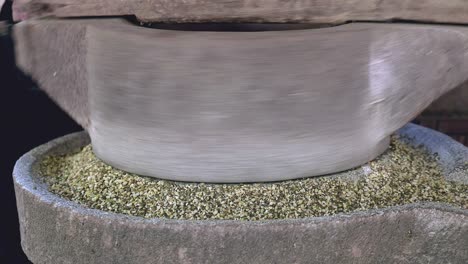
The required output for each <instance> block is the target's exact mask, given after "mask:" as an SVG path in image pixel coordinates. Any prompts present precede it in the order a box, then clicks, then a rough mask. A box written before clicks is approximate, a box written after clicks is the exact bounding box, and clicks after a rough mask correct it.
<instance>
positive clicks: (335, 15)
mask: <svg viewBox="0 0 468 264" xmlns="http://www.w3.org/2000/svg"><path fill="white" fill-rule="evenodd" d="M13 8H14V11H13V12H14V18H15V20H25V19H29V18H34V17H44V16H53V17H87V16H123V15H135V16H136V17H137V18H138V19H139V20H140V21H144V22H156V21H166V22H310V23H331V24H338V23H343V22H346V21H388V20H395V19H398V20H400V19H401V20H412V21H422V22H437V23H468V0H443V1H442V0H120V1H115V0H79V1H78V0H15V2H14V7H13Z"/></svg>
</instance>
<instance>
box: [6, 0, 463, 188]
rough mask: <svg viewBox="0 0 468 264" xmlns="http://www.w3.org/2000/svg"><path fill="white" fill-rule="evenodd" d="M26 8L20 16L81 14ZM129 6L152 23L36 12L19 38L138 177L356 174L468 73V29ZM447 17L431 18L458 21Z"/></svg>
mask: <svg viewBox="0 0 468 264" xmlns="http://www.w3.org/2000/svg"><path fill="white" fill-rule="evenodd" d="M26 2H27V1H26ZM26 2H24V4H21V1H19V3H18V4H17V9H16V10H17V12H16V14H17V17H18V18H19V19H23V18H30V17H35V16H37V17H41V16H47V15H53V16H57V17H68V16H80V13H73V14H70V13H67V11H66V9H64V8H65V7H63V6H62V7H58V6H53V5H51V6H50V9H48V10H45V9H44V10H42V11H40V12H39V11H37V10H33V9H28V7H30V5H28V4H26ZM116 5H119V4H118V3H116ZM64 6H66V4H65V5H64ZM131 6H132V4H129V5H128V6H125V7H122V8H123V9H122V10H126V9H125V8H130V9H129V10H127V11H128V12H127V11H125V12H127V13H126V14H135V15H136V17H137V18H138V19H140V20H142V21H147V22H148V21H149V22H154V23H153V24H151V23H149V24H148V23H139V21H136V20H135V19H126V18H102V17H101V18H88V19H73V20H63V19H44V20H34V19H32V20H26V21H23V22H21V23H19V24H18V25H16V26H15V28H14V31H15V32H14V33H15V38H16V43H17V44H16V45H17V57H18V64H19V66H20V67H21V68H22V69H23V70H24V71H25V72H27V73H29V74H31V75H32V76H33V77H34V78H35V79H36V80H38V83H39V85H40V86H41V88H42V89H44V90H45V91H46V92H47V93H48V94H49V95H50V96H51V97H52V98H53V99H54V100H55V101H56V102H57V103H58V104H59V105H60V106H61V107H62V108H63V109H65V110H66V111H67V112H68V113H69V114H70V115H71V116H72V117H73V118H74V119H75V120H76V121H77V122H79V123H80V124H81V125H82V126H83V127H84V128H85V129H86V130H87V131H88V133H89V135H90V137H91V140H92V146H93V151H94V153H95V154H96V155H97V156H98V157H99V158H100V159H102V160H103V161H104V162H106V163H107V164H109V165H112V166H114V167H116V168H119V169H122V170H125V171H128V172H132V173H137V174H140V175H147V176H152V177H156V178H161V179H170V180H177V181H189V182H232V183H235V182H269V181H280V180H287V179H296V178H302V177H311V176H318V175H324V174H330V173H335V172H339V171H344V170H348V169H351V168H354V167H357V166H359V165H362V164H364V163H366V162H368V161H370V160H373V159H375V158H376V157H377V156H379V155H380V154H382V153H383V152H384V151H385V150H386V149H387V147H388V145H389V138H390V135H392V134H393V133H394V132H395V131H396V130H398V129H399V128H401V127H403V126H404V125H405V124H406V123H408V122H409V121H411V120H412V119H413V118H414V117H416V116H417V115H418V114H419V113H420V112H422V111H423V110H424V109H425V108H426V107H427V106H428V105H429V104H431V103H432V102H433V101H434V100H436V99H437V98H439V97H440V96H441V95H443V94H444V93H446V92H448V91H450V90H452V89H453V88H455V87H457V86H458V85H459V84H461V83H463V82H464V81H466V79H467V76H468V64H467V59H468V53H467V50H468V49H467V48H468V44H467V43H468V28H467V27H460V26H451V25H435V24H417V25H416V24H403V23H345V22H346V21H337V20H333V17H336V16H329V17H328V19H326V18H327V16H324V17H323V19H322V20H320V21H319V20H318V19H317V18H314V17H311V16H310V15H309V13H307V12H305V11H304V12H302V11H301V12H299V13H298V14H296V15H297V16H294V17H296V18H302V20H301V21H295V22H301V23H302V24H301V25H288V24H268V23H265V24H262V25H261V27H256V26H252V24H251V23H252V22H258V21H263V22H276V23H278V22H284V21H280V20H277V19H276V18H277V17H276V16H270V17H267V16H265V17H262V18H263V20H257V21H249V19H250V18H251V17H244V16H243V15H242V12H240V13H237V12H236V11H233V13H232V14H231V16H229V17H230V18H232V19H233V21H235V22H246V23H247V24H242V23H237V24H236V26H235V27H232V26H225V28H226V30H223V27H224V26H223V25H222V24H220V25H217V26H216V30H213V27H210V26H208V27H203V26H200V27H196V26H195V27H194V26H193V25H190V24H181V25H176V26H174V25H173V26H168V25H159V26H158V23H157V22H159V21H162V20H164V19H166V20H167V21H165V22H168V21H169V22H170V21H175V20H177V19H178V18H177V17H172V18H170V17H168V16H166V17H159V15H161V14H160V13H157V12H152V11H151V10H152V9H151V8H150V9H149V10H147V12H146V13H139V12H140V11H138V12H137V11H135V10H137V9H131ZM194 8H195V9H194V11H195V10H197V9H196V7H194ZM428 8H429V9H430V8H432V7H430V6H429V7H428ZM113 10H120V9H113ZM138 10H142V9H141V8H140V9H138ZM184 10H185V9H180V13H178V14H186V13H184ZM304 10H306V9H304ZM382 10H384V11H385V12H387V11H386V9H385V8H383V9H382ZM101 11H102V10H101V9H99V8H97V9H96V10H95V13H96V14H95V15H99V14H100V13H99V12H101ZM452 11H453V14H458V13H456V10H451V12H452ZM102 12H104V11H102ZM115 12H117V11H115ZM122 12H123V11H122ZM317 12H318V11H317ZM366 12H367V11H366ZM366 12H364V11H363V12H361V13H360V14H362V15H368V16H369V17H368V18H369V19H367V20H378V19H374V18H372V16H371V15H370V14H371V13H372V11H368V12H367V13H366ZM385 12H383V13H382V16H383V17H386V16H388V17H392V16H393V15H395V14H393V13H391V12H390V11H388V13H385ZM392 12H393V11H392ZM187 14H188V13H187ZM299 14H300V16H299ZM327 14H330V13H327ZM424 14H425V13H424ZM106 15H109V14H108V13H106ZM115 15H121V14H117V13H116V14H115ZM225 15H226V14H225ZM347 15H348V16H350V17H349V19H348V20H353V19H352V18H353V16H354V17H355V16H358V15H357V13H353V12H349V13H347ZM200 17H202V16H200ZM200 17H195V16H194V17H190V18H187V19H186V20H183V21H182V22H206V21H202V20H200V19H199V18H200ZM446 17H447V16H443V17H442V16H441V17H435V18H434V19H432V20H431V21H435V22H441V23H446V22H453V21H449V20H444V19H445V18H446ZM142 18H145V19H142ZM452 18H453V17H452ZM288 19H293V18H288ZM418 19H420V20H422V21H425V17H418ZM453 19H459V20H460V21H461V20H463V19H466V18H465V17H464V16H463V15H462V14H460V15H458V16H457V18H453ZM285 21H286V20H285ZM287 21H294V20H287ZM179 22H180V21H179ZM210 22H232V21H227V20H223V19H221V18H219V17H213V19H212V21H210ZM249 23H250V24H249ZM324 25H330V26H329V27H324ZM288 27H290V28H288ZM194 29H196V30H194ZM31 40H34V41H31ZM32 46H34V48H32ZM38 58H41V59H43V60H44V61H42V64H38V63H35V62H37V61H38Z"/></svg>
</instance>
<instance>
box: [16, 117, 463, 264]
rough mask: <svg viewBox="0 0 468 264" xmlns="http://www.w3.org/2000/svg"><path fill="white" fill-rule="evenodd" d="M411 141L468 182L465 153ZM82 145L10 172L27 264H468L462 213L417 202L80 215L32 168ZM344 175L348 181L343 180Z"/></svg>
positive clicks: (408, 131) (431, 136)
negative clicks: (319, 213)
mask: <svg viewBox="0 0 468 264" xmlns="http://www.w3.org/2000/svg"><path fill="white" fill-rule="evenodd" d="M399 133H400V134H401V135H404V136H407V137H406V138H407V139H408V141H409V142H408V143H409V144H412V145H415V146H417V145H423V146H424V147H425V148H426V149H427V150H428V151H429V152H431V153H433V154H435V153H437V154H438V156H439V159H438V162H439V165H440V166H441V168H442V170H443V172H444V176H445V177H446V178H447V180H451V181H457V182H461V183H464V184H466V183H468V149H467V148H466V147H464V146H462V145H460V144H459V143H457V142H455V141H453V140H452V139H450V138H449V137H447V136H445V135H443V134H440V133H438V132H435V131H432V130H429V129H426V128H422V127H419V126H415V125H407V126H406V127H405V128H403V129H401V130H400V131H399ZM88 143H89V138H88V136H87V135H86V134H85V133H83V132H81V133H76V134H71V135H68V136H65V137H62V138H59V139H56V140H54V141H51V142H49V143H47V144H45V145H42V146H40V147H38V148H36V149H34V150H32V151H30V152H29V153H27V154H25V155H24V156H23V157H22V158H21V159H20V160H19V161H18V162H17V164H16V166H15V170H14V172H13V176H14V181H15V190H16V197H17V204H18V213H19V218H20V226H21V237H22V246H23V249H24V251H25V253H26V254H27V256H28V257H29V259H30V260H31V261H32V262H33V263H36V264H37V263H48V264H49V263H400V262H403V263H466V261H467V260H468V251H467V250H466V248H468V210H466V209H461V208H457V207H454V206H451V205H448V204H442V203H415V204H408V205H403V206H396V207H389V208H384V209H378V210H369V211H364V212H357V213H348V214H338V215H333V216H325V217H311V218H301V219H284V220H264V221H241V220H171V219H161V218H151V219H145V218H140V217H134V216H127V215H122V214H116V213H109V212H105V211H101V210H96V209H90V208H86V207H84V206H82V205H79V204H77V203H75V202H71V201H68V200H66V199H63V198H61V197H59V196H57V195H55V194H52V193H51V192H49V191H48V188H47V186H46V184H45V183H43V181H42V179H41V177H40V176H39V173H38V163H39V161H41V160H42V159H43V158H44V157H45V156H48V155H50V154H66V153H71V152H73V151H75V150H76V149H78V148H80V147H82V146H84V145H86V144H88ZM344 177H345V176H344Z"/></svg>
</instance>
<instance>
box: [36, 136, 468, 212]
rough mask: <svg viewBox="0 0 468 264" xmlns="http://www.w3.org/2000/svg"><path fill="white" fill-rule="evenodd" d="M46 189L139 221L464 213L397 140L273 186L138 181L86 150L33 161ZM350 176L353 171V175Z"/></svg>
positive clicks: (422, 157) (462, 195)
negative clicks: (419, 208)
mask: <svg viewBox="0 0 468 264" xmlns="http://www.w3.org/2000/svg"><path fill="white" fill-rule="evenodd" d="M40 171H41V174H42V175H43V178H44V179H45V182H46V183H47V184H48V186H49V190H50V191H51V192H53V193H55V194H57V195H59V196H61V197H64V198H66V199H69V200H72V201H75V202H77V203H79V204H82V205H84V206H87V207H90V208H95V209H100V210H104V211H110V212H116V213H122V214H127V215H133V216H141V217H145V218H153V217H159V218H171V219H201V220H204V219H238V220H265V219H286V218H304V217H313V216H324V215H333V214H337V213H346V212H354V211H362V210H369V209H374V208H383V207H389V206H396V205H403V204H410V203H415V202H441V203H449V204H452V205H454V206H457V207H461V208H465V209H468V185H467V184H462V183H456V182H451V181H447V180H446V179H445V178H444V177H443V174H442V171H441V169H440V168H439V166H438V164H437V162H436V157H434V156H432V155H429V154H428V153H427V152H425V151H424V150H423V149H420V148H414V147H411V146H409V145H407V144H405V143H404V142H403V141H402V140H401V139H399V138H398V137H397V136H394V137H393V138H392V142H391V146H390V148H389V149H388V150H387V151H386V152H385V153H384V154H383V155H381V156H380V157H379V158H377V159H376V160H374V161H372V162H369V163H368V164H366V165H364V166H362V167H359V168H356V169H354V170H351V171H349V172H348V173H345V174H349V175H350V174H353V173H354V174H356V175H361V176H360V177H358V178H354V179H351V178H347V177H327V176H325V177H312V178H305V179H298V180H290V181H284V182H275V183H253V184H252V183H249V184H204V183H181V182H174V181H168V180H160V179H156V178H150V177H143V176H138V175H135V174H131V173H127V172H124V171H121V170H118V169H115V168H113V167H111V166H109V165H107V164H105V163H103V162H102V161H100V160H99V159H98V158H97V157H96V156H95V155H94V154H93V152H92V147H91V146H90V145H88V146H85V147H84V148H82V149H81V150H80V151H78V152H77V153H73V154H69V155H64V156H49V157H47V158H45V159H44V160H43V161H42V162H41V164H40ZM357 172H358V173H357Z"/></svg>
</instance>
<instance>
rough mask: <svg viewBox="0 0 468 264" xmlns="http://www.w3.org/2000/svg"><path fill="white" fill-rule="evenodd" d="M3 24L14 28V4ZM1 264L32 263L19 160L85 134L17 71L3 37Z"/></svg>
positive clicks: (8, 40)
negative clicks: (20, 200) (16, 177)
mask: <svg viewBox="0 0 468 264" xmlns="http://www.w3.org/2000/svg"><path fill="white" fill-rule="evenodd" d="M0 21H3V22H7V24H9V25H10V27H9V28H11V24H12V22H11V21H12V19H11V1H8V0H7V2H6V3H5V6H4V7H3V9H2V12H1V14H0ZM0 88H1V91H2V93H1V94H0V98H1V100H0V105H1V106H0V107H1V112H0V113H1V122H0V128H1V137H0V138H1V141H2V142H3V143H6V144H2V146H1V147H0V149H1V156H0V158H1V161H0V169H1V173H0V203H1V206H0V210H1V211H0V219H1V220H0V264H23V263H31V262H29V261H28V259H27V258H26V256H25V255H24V253H23V251H22V250H21V246H20V235H19V223H18V215H17V211H16V202H15V194H14V189H13V181H12V176H11V173H12V171H13V166H14V164H15V161H16V160H18V158H19V157H20V156H21V155H23V154H24V153H26V152H27V151H29V150H31V149H32V148H34V147H36V146H39V145H40V144H43V143H45V142H47V141H49V140H52V139H54V138H57V137H59V136H62V135H65V134H68V133H71V132H74V131H79V130H82V128H81V127H80V126H79V125H77V124H76V123H75V122H74V121H73V120H72V119H70V118H69V117H68V116H67V115H66V114H65V113H64V112H63V111H62V110H61V109H60V108H58V106H56V105H55V103H54V102H52V101H51V100H50V99H49V98H48V97H47V96H46V95H45V94H44V93H43V92H41V91H40V90H38V89H37V87H36V86H35V84H34V81H33V80H31V79H30V78H28V76H25V75H24V74H23V73H21V71H19V70H18V69H17V68H16V67H15V62H14V53H13V43H12V40H11V37H10V36H9V35H2V34H1V33H0Z"/></svg>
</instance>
